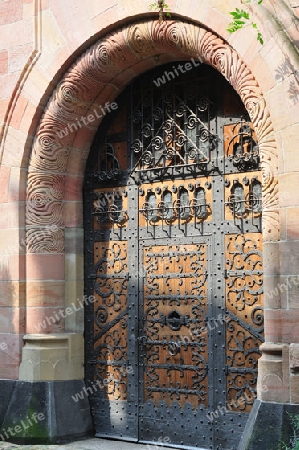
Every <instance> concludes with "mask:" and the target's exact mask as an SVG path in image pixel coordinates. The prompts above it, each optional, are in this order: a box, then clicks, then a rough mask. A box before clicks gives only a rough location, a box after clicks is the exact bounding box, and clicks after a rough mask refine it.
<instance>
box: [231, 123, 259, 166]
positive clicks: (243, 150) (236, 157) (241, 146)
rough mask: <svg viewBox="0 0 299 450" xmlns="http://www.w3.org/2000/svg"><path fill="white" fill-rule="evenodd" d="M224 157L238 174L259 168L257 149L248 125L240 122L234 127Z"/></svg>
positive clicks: (250, 127)
mask: <svg viewBox="0 0 299 450" xmlns="http://www.w3.org/2000/svg"><path fill="white" fill-rule="evenodd" d="M226 156H227V158H228V160H229V161H231V162H232V164H233V166H234V167H236V168H237V169H238V170H239V171H240V172H245V171H248V170H257V169H258V168H259V164H260V157H259V148H258V145H257V142H256V138H255V137H254V132H253V129H252V126H251V124H250V123H248V122H245V121H241V122H239V123H237V124H236V125H235V126H234V128H233V137H232V138H231V139H230V141H229V144H228V149H227V155H226Z"/></svg>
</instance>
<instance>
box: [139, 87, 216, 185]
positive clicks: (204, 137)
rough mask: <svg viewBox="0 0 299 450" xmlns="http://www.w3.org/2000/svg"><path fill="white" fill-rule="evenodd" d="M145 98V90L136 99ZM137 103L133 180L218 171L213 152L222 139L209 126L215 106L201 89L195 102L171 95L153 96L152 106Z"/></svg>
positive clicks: (168, 93) (148, 179)
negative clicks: (212, 106) (136, 178)
mask: <svg viewBox="0 0 299 450" xmlns="http://www.w3.org/2000/svg"><path fill="white" fill-rule="evenodd" d="M152 95H154V94H152ZM142 97H143V98H144V93H143V91H142V90H141V91H140V95H139V96H136V99H140V98H142ZM194 97H195V101H194ZM136 103H137V104H133V110H132V113H131V117H132V122H133V127H132V142H131V145H130V148H131V151H132V155H133V165H132V167H133V169H132V172H131V175H132V176H133V177H136V176H137V177H139V178H140V179H141V180H142V181H144V182H146V181H154V180H157V179H160V180H161V179H163V178H166V177H169V176H173V175H174V174H176V175H178V174H179V173H181V174H184V173H185V174H186V173H189V174H190V173H198V174H199V173H204V174H206V173H208V171H211V170H213V169H214V163H213V161H212V158H211V152H212V151H213V150H214V149H216V148H217V146H218V143H219V138H218V136H217V135H215V134H213V133H212V132H211V127H210V124H209V120H210V115H209V110H210V108H211V102H210V101H209V100H208V99H207V98H205V97H203V96H202V94H199V93H198V88H197V86H194V91H193V101H192V102H187V101H186V99H184V98H183V97H182V96H180V95H179V94H178V93H173V92H171V91H167V92H166V93H165V94H164V95H163V96H162V97H161V96H159V97H157V98H156V97H154V96H153V97H152V98H151V99H150V101H149V104H148V105H145V104H144V102H143V105H142V106H141V105H140V103H139V101H138V102H136Z"/></svg>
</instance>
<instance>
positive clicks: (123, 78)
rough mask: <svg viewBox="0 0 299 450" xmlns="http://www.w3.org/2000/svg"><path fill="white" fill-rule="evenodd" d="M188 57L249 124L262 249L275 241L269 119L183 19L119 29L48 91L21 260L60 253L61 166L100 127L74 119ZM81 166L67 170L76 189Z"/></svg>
mask: <svg viewBox="0 0 299 450" xmlns="http://www.w3.org/2000/svg"><path fill="white" fill-rule="evenodd" d="M190 58H195V59H196V58H201V59H202V60H203V62H204V63H206V64H209V65H211V66H212V67H214V68H215V69H217V70H218V71H219V72H220V73H221V74H222V75H223V76H224V77H225V78H226V79H227V80H228V82H229V83H230V84H231V85H232V86H233V88H234V89H235V90H236V91H237V93H238V94H239V96H240V98H241V100H242V101H243V103H244V105H245V107H246V109H247V111H248V113H249V115H250V117H251V120H252V122H253V125H254V128H255V131H256V134H257V136H258V142H259V148H260V155H261V161H262V176H263V238H264V242H265V241H276V240H278V239H279V213H278V186H277V171H278V156H277V149H276V143H275V138H274V130H273V126H272V123H271V119H270V114H269V111H268V108H267V105H266V102H265V99H264V98H263V95H262V92H261V90H260V88H259V86H258V83H257V81H256V80H255V78H254V76H253V74H252V73H251V71H250V69H249V68H248V67H247V66H246V64H245V63H244V62H243V61H242V59H241V58H240V56H239V55H238V54H237V52H236V51H235V50H234V49H233V48H232V47H230V46H229V44H228V43H227V42H225V41H224V40H223V39H222V38H220V37H219V36H217V35H215V34H213V33H212V32H211V31H208V30H206V29H205V28H204V27H203V26H200V25H198V24H194V23H190V22H186V21H184V20H183V19H177V20H175V21H164V22H162V23H161V22H159V21H155V20H150V21H140V22H137V23H133V24H128V25H125V26H123V27H122V28H119V29H117V30H115V31H113V32H111V33H110V34H108V35H107V36H106V37H104V38H101V39H100V40H99V41H98V42H96V43H95V44H94V45H92V46H91V47H90V48H89V49H88V50H87V51H85V53H84V54H82V56H81V57H80V58H79V59H78V60H77V61H76V62H75V63H74V64H73V65H72V66H71V67H70V69H69V70H68V71H67V73H66V74H65V76H64V77H63V79H62V80H61V82H60V84H59V85H58V86H57V88H56V89H55V91H54V92H53V95H52V97H51V98H50V100H49V102H48V105H47V107H46V109H45V112H44V115H43V117H42V119H41V121H40V124H39V127H38V130H37V133H36V138H35V141H34V144H33V148H32V154H31V159H30V164H29V175H28V188H27V193H28V197H27V200H28V201H27V211H26V225H27V244H28V249H27V250H28V253H62V252H63V239H64V233H63V227H64V219H63V204H64V201H65V192H66V175H67V173H68V163H69V160H71V159H72V155H73V154H75V153H76V154H78V151H80V150H82V142H83V141H84V140H85V141H87V142H91V140H92V138H93V136H94V134H95V132H96V130H97V128H98V126H99V124H100V122H101V120H102V119H101V118H99V117H96V115H94V118H95V119H96V120H94V121H93V123H92V124H89V123H88V124H87V125H83V123H82V122H81V118H82V117H84V118H87V117H88V115H89V114H93V112H94V110H95V109H96V108H98V109H97V111H99V109H100V106H101V105H104V104H105V102H106V101H109V102H112V101H113V100H114V99H115V98H116V97H117V95H118V94H119V93H120V92H121V91H122V90H123V89H124V87H125V86H126V85H127V84H128V83H129V82H130V81H131V80H132V79H133V78H134V77H135V76H136V75H138V74H141V73H143V72H144V71H146V70H148V69H150V68H152V67H153V66H154V65H158V64H164V63H166V62H169V61H175V60H186V59H190ZM98 115H99V114H98ZM82 166H83V164H81V165H80V164H77V167H78V169H73V170H75V172H76V170H77V176H78V178H79V180H80V181H79V182H81V183H82V180H83V173H82V170H83V168H82ZM73 174H74V171H73ZM75 174H76V173H75ZM77 192H80V190H79V189H77ZM78 197H79V194H78ZM78 200H81V199H80V198H78ZM45 227H46V228H47V229H46V232H45ZM45 235H46V238H45Z"/></svg>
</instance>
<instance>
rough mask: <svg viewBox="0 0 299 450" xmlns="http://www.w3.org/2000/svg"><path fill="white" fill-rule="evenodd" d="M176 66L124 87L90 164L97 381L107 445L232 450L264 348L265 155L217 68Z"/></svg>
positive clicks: (89, 319)
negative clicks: (112, 441) (181, 71)
mask: <svg viewBox="0 0 299 450" xmlns="http://www.w3.org/2000/svg"><path fill="white" fill-rule="evenodd" d="M173 68H174V66H173V65H172V66H168V67H166V68H165V67H163V68H159V69H157V70H155V71H153V72H150V73H148V74H146V75H144V76H142V77H140V78H139V79H137V80H136V81H134V82H133V83H132V85H131V86H129V87H128V88H127V90H126V91H125V92H124V93H123V94H122V95H121V96H120V97H119V99H118V100H117V103H118V109H117V111H116V112H115V113H114V115H112V114H111V116H110V117H107V118H106V121H105V122H104V123H103V125H102V126H101V128H100V130H99V132H98V134H97V137H96V139H95V141H94V144H93V148H92V152H91V156H90V158H89V161H88V165H87V172H86V181H85V294H86V295H87V297H88V298H89V299H90V301H88V306H87V307H86V319H85V329H86V332H85V337H86V381H87V386H88V388H89V390H88V393H89V396H90V401H91V407H92V412H93V417H94V421H95V429H96V435H97V436H107V437H114V438H119V439H126V440H134V441H141V442H154V441H158V442H163V443H164V444H167V445H172V446H183V447H199V448H206V449H210V448H211V449H235V448H236V447H237V444H238V442H239V440H240V437H241V433H242V431H243V428H244V425H245V423H246V420H247V418H248V413H249V412H250V409H251V407H252V404H253V401H254V399H255V396H256V380H257V360H258V358H259V354H260V353H259V346H260V344H261V342H262V341H263V311H262V289H263V278H262V239H261V214H262V207H261V174H260V167H259V151H258V146H257V139H256V136H255V133H254V130H253V128H252V125H251V123H250V122H249V119H248V117H247V115H246V111H245V110H244V107H243V105H242V104H241V102H240V101H239V99H238V97H237V95H236V94H235V93H234V91H233V89H232V88H231V87H230V86H229V85H228V84H227V83H226V82H225V80H224V79H222V78H221V76H220V75H219V74H218V73H217V72H216V71H214V70H213V69H212V68H210V67H207V66H204V65H201V66H200V67H196V68H194V69H193V70H191V71H189V72H188V73H186V74H185V75H180V76H177V77H176V76H175V72H173V73H174V76H173V77H171V76H170V75H169V72H170V71H171V70H172V69H173ZM164 70H166V71H167V73H168V75H169V76H168V78H173V79H172V80H171V81H168V82H167V83H166V82H165V84H163V83H162V85H161V86H160V87H158V86H157V83H154V80H157V79H158V77H160V79H161V77H163V74H164V78H165V73H166V72H164ZM173 70H174V69H173ZM160 84H161V83H160Z"/></svg>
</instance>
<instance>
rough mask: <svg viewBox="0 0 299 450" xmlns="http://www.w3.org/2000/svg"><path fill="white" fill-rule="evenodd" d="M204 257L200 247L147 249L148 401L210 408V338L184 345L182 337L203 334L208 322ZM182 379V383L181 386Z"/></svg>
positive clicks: (145, 339) (145, 342) (145, 337)
mask: <svg viewBox="0 0 299 450" xmlns="http://www.w3.org/2000/svg"><path fill="white" fill-rule="evenodd" d="M205 258H206V255H205V245H200V244H199V245H195V244H192V245H188V246H186V247H185V246H183V245H180V246H179V245H178V246H174V245H172V246H154V247H148V248H146V249H145V254H144V259H145V280H144V281H145V284H144V324H145V325H144V330H143V338H142V346H143V348H144V349H145V350H144V358H145V360H144V365H145V395H146V398H148V399H152V400H155V399H156V398H157V399H161V398H163V399H165V400H166V401H169V400H171V401H173V400H176V401H178V402H179V403H182V404H184V402H185V401H188V402H190V403H191V404H193V405H194V406H196V407H198V405H199V404H200V403H204V404H206V401H207V370H208V365H207V342H206V337H199V336H196V338H195V337H194V336H193V338H192V339H190V340H188V341H185V340H182V338H181V336H180V334H178V333H179V332H180V333H181V332H182V333H183V331H182V329H183V328H185V327H186V329H188V330H189V329H190V331H193V330H198V329H201V328H202V325H203V324H204V323H205V317H206V295H207V269H206V261H205ZM187 266H188V268H187ZM161 267H164V270H162V271H161ZM185 269H186V270H185ZM173 305H174V308H173ZM186 309H188V311H189V313H188V314H186V312H185V311H186ZM162 350H165V352H163V351H162ZM175 358H176V359H175ZM191 361H192V363H191ZM178 376H179V377H180V378H181V380H182V381H181V382H177V381H176V380H177V377H178ZM160 380H163V381H160Z"/></svg>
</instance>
